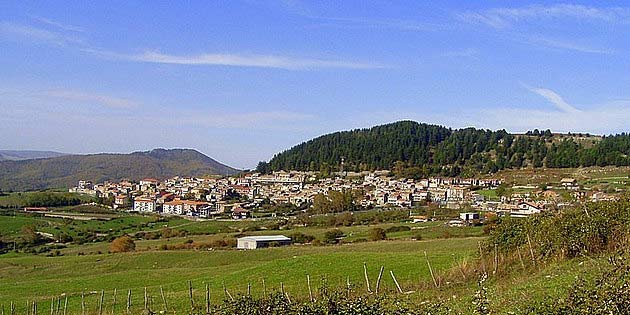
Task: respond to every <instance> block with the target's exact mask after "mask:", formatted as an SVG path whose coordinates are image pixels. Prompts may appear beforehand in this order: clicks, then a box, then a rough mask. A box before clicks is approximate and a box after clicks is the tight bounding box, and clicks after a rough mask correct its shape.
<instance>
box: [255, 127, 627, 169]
mask: <svg viewBox="0 0 630 315" xmlns="http://www.w3.org/2000/svg"><path fill="white" fill-rule="evenodd" d="M629 154H630V136H629V135H628V134H627V133H621V134H618V135H611V136H604V137H601V138H600V137H593V136H590V135H588V134H587V135H582V134H579V135H571V134H568V135H554V134H553V133H552V132H551V131H550V130H545V131H539V130H537V129H536V130H534V131H528V132H527V133H526V134H524V135H514V134H510V133H508V132H507V131H505V130H498V131H492V130H486V129H476V128H465V129H456V130H453V129H450V128H446V127H443V126H437V125H429V124H423V123H417V122H413V121H400V122H396V123H392V124H387V125H381V126H376V127H373V128H369V129H357V130H352V131H342V132H335V133H332V134H328V135H324V136H321V137H318V138H315V139H312V140H309V141H307V142H304V143H301V144H299V145H297V146H295V147H293V148H291V149H289V150H286V151H284V152H281V153H278V154H276V155H275V156H274V157H273V158H272V159H271V160H270V161H269V162H260V163H259V164H258V167H257V171H259V172H261V173H268V172H271V171H279V170H300V171H316V172H320V173H322V174H324V175H329V174H331V173H333V172H338V171H372V170H385V169H390V170H391V169H396V170H397V172H398V175H400V176H405V177H424V176H429V175H442V176H460V175H474V174H479V173H494V172H497V171H499V170H502V169H509V168H523V167H534V168H538V167H549V168H567V167H587V166H596V165H597V166H608V165H616V166H625V165H630V158H629V157H628V155H629Z"/></svg>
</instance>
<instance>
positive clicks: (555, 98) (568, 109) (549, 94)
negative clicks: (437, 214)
mask: <svg viewBox="0 0 630 315" xmlns="http://www.w3.org/2000/svg"><path fill="white" fill-rule="evenodd" d="M529 90H530V91H532V92H534V93H536V94H538V95H540V96H542V97H544V98H546V99H547V100H548V101H549V102H551V104H553V105H554V106H555V107H556V108H557V109H559V110H561V111H563V112H565V113H579V112H580V110H578V109H577V108H575V107H573V106H572V105H570V104H569V103H567V102H566V101H565V100H564V99H563V98H562V96H560V95H558V93H556V92H554V91H552V90H549V89H545V88H529Z"/></svg>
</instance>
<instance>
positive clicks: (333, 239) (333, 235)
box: [322, 229, 344, 244]
mask: <svg viewBox="0 0 630 315" xmlns="http://www.w3.org/2000/svg"><path fill="white" fill-rule="evenodd" d="M343 235H344V234H343V232H342V231H341V230H339V229H334V230H330V231H326V233H324V239H323V240H322V242H323V243H324V244H337V243H339V238H341V237H343Z"/></svg>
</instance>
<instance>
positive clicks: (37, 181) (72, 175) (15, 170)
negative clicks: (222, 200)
mask: <svg viewBox="0 0 630 315" xmlns="http://www.w3.org/2000/svg"><path fill="white" fill-rule="evenodd" d="M236 172H237V170H236V169H234V168H231V167H229V166H226V165H223V164H221V163H219V162H217V161H215V160H213V159H211V158H209V157H207V156H205V155H204V154H202V153H200V152H197V151H195V150H190V149H172V150H165V149H155V150H152V151H147V152H134V153H130V154H108V153H104V154H91V155H66V156H60V157H54V158H48V159H36V160H25V161H2V162H0V190H2V191H23V190H39V189H46V188H66V187H72V186H76V184H77V182H78V181H79V180H90V181H93V182H95V183H100V182H103V181H120V180H122V179H130V180H139V179H142V178H147V177H153V178H158V179H164V178H168V177H173V176H205V175H216V174H220V175H226V174H234V173H236Z"/></svg>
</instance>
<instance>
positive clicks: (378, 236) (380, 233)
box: [370, 227, 387, 241]
mask: <svg viewBox="0 0 630 315" xmlns="http://www.w3.org/2000/svg"><path fill="white" fill-rule="evenodd" d="M386 238H387V234H386V233H385V230H383V229H381V228H379V227H377V228H373V229H371V230H370V241H382V240H384V239H386Z"/></svg>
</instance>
